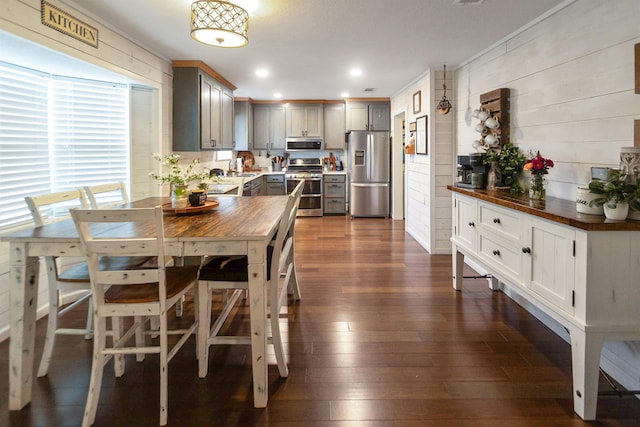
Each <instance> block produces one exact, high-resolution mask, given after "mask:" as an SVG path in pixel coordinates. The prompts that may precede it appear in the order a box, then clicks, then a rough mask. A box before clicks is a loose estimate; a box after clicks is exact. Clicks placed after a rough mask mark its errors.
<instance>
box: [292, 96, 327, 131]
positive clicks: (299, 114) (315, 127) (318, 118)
mask: <svg viewBox="0 0 640 427" xmlns="http://www.w3.org/2000/svg"><path fill="white" fill-rule="evenodd" d="M323 115H324V110H323V108H322V105H321V104H294V103H291V104H289V106H288V107H287V117H286V123H287V134H286V135H287V137H307V136H308V137H313V138H322V133H323V131H324V128H323V124H322V122H323Z"/></svg>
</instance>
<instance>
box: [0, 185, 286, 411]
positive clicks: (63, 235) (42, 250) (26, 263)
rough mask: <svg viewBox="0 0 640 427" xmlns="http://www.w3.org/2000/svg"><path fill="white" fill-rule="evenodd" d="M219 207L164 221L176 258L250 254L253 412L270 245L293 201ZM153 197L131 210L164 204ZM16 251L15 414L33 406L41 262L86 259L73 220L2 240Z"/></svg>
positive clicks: (261, 400) (261, 369) (234, 200)
mask: <svg viewBox="0 0 640 427" xmlns="http://www.w3.org/2000/svg"><path fill="white" fill-rule="evenodd" d="M211 199H212V200H214V201H218V203H219V205H218V206H217V207H215V208H212V209H208V210H203V211H200V212H197V213H195V214H191V215H189V214H186V215H185V214H183V215H178V214H165V215H164V232H165V246H166V247H165V252H166V254H167V255H171V256H175V257H188V256H205V255H247V257H248V269H249V294H250V295H251V298H250V299H249V300H250V318H251V354H252V370H253V396H254V406H255V407H256V408H264V407H266V406H267V400H268V389H267V386H268V378H267V362H266V360H267V358H266V347H267V335H266V323H267V292H268V290H267V287H266V277H267V262H266V257H267V246H268V244H269V242H270V241H271V239H272V238H273V236H274V235H275V233H276V231H277V227H278V223H279V221H280V218H281V217H282V215H283V214H284V211H285V207H286V204H287V196H268V197H264V196H263V197H219V198H215V197H213V198H211ZM169 202H170V199H169V198H162V197H149V198H145V199H142V200H138V201H134V202H131V203H129V204H128V205H125V207H138V208H142V207H153V206H160V205H166V204H167V203H169ZM0 239H1V240H2V241H6V242H9V245H10V299H11V306H10V316H11V323H10V339H11V341H10V343H9V409H10V410H20V409H22V408H23V407H24V406H26V405H27V404H28V403H29V402H30V401H31V392H32V382H33V362H34V361H33V359H34V347H35V331H36V324H35V323H36V310H37V303H36V301H37V297H38V286H39V283H38V276H39V258H38V257H39V256H45V255H53V256H84V254H83V253H82V248H81V243H80V237H79V236H78V233H77V232H76V229H75V225H74V224H73V221H72V220H70V219H69V220H64V221H59V222H55V223H52V224H48V225H44V226H41V227H36V228H32V229H26V230H22V231H19V232H15V233H12V234H9V235H5V236H1V237H0Z"/></svg>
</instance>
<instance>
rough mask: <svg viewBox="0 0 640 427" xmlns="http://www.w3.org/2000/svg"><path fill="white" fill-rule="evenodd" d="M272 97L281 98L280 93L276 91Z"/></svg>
mask: <svg viewBox="0 0 640 427" xmlns="http://www.w3.org/2000/svg"><path fill="white" fill-rule="evenodd" d="M273 97H274V98H282V94H281V93H280V92H276V93H274V94H273Z"/></svg>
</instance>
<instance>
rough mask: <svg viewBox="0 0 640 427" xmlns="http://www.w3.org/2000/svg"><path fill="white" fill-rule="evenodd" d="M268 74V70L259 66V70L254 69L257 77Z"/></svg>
mask: <svg viewBox="0 0 640 427" xmlns="http://www.w3.org/2000/svg"><path fill="white" fill-rule="evenodd" d="M268 75H269V72H268V71H267V70H265V69H264V68H260V69H259V70H257V71H256V76H258V77H267V76H268Z"/></svg>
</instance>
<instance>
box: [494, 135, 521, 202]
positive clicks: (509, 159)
mask: <svg viewBox="0 0 640 427" xmlns="http://www.w3.org/2000/svg"><path fill="white" fill-rule="evenodd" d="M525 160H526V157H525V156H524V154H522V153H521V152H520V149H519V148H518V147H517V146H515V145H513V144H510V143H507V144H505V145H504V146H502V148H501V149H500V150H499V151H498V150H495V151H494V150H492V151H489V152H488V153H487V156H486V157H485V160H484V164H485V165H490V164H491V163H492V162H498V167H499V168H500V172H501V174H502V182H501V184H502V185H503V186H508V187H510V192H511V194H514V195H519V194H522V193H523V192H524V190H523V189H522V187H521V186H520V184H519V183H518V175H519V174H520V172H522V167H523V166H524V163H525Z"/></svg>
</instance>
